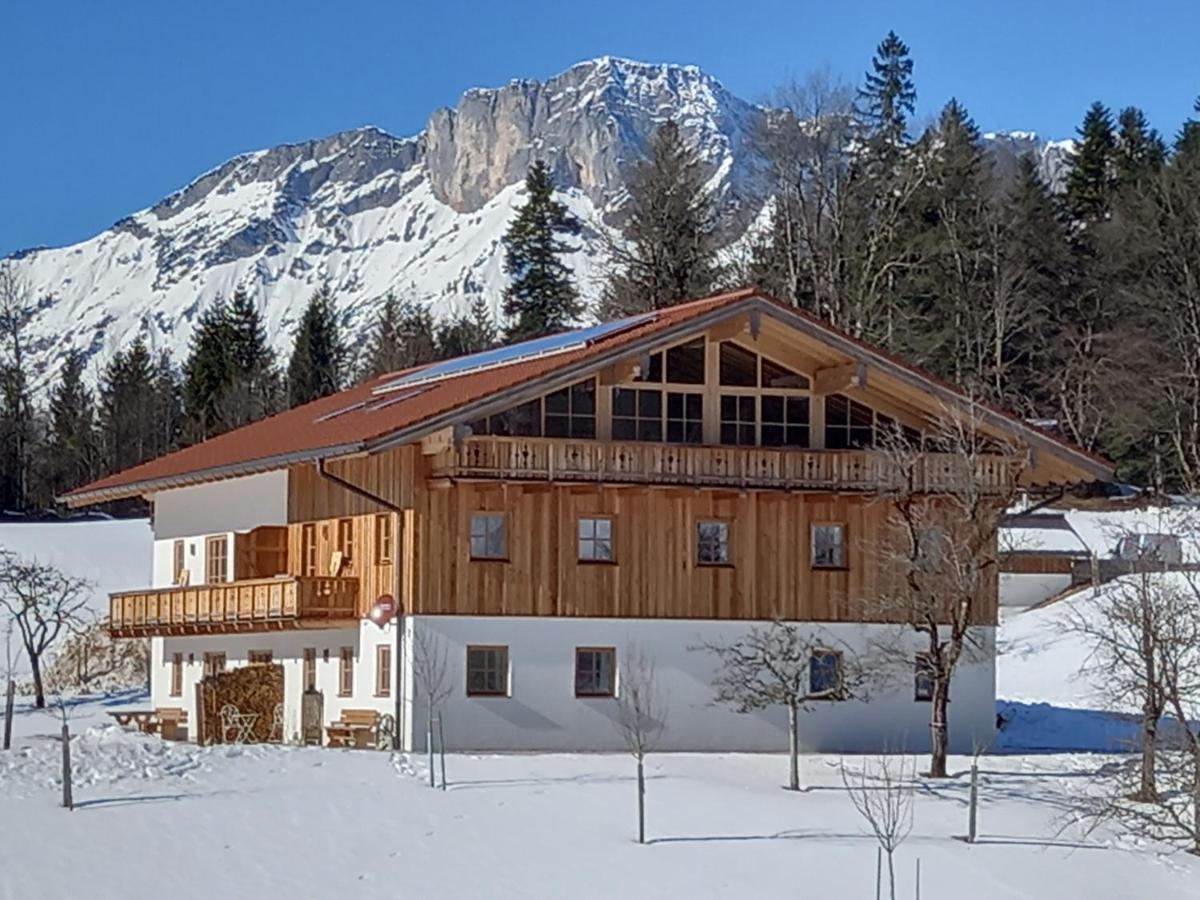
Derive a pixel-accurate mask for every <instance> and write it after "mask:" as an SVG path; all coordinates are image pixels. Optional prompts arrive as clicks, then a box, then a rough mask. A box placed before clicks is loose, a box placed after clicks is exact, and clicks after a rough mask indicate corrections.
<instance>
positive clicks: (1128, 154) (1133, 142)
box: [1114, 106, 1167, 186]
mask: <svg viewBox="0 0 1200 900" xmlns="http://www.w3.org/2000/svg"><path fill="white" fill-rule="evenodd" d="M1114 156H1115V160H1116V161H1115V165H1116V173H1115V174H1116V179H1117V183H1118V185H1121V186H1126V185H1130V186H1137V185H1140V184H1142V183H1143V182H1144V181H1145V179H1146V178H1148V177H1149V176H1151V175H1153V174H1154V173H1155V172H1157V171H1158V170H1159V169H1160V168H1161V167H1162V164H1163V162H1165V161H1166V158H1167V147H1166V144H1165V143H1163V139H1162V138H1161V137H1160V136H1159V133H1158V131H1157V130H1155V129H1154V128H1151V127H1150V123H1149V122H1148V121H1147V120H1146V115H1145V113H1143V112H1142V111H1141V110H1140V109H1138V108H1137V107H1136V106H1127V107H1126V108H1125V109H1123V110H1121V113H1120V115H1118V116H1117V134H1116V147H1115V150H1114Z"/></svg>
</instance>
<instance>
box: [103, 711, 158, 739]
mask: <svg viewBox="0 0 1200 900" xmlns="http://www.w3.org/2000/svg"><path fill="white" fill-rule="evenodd" d="M108 714H109V715H110V716H112V717H113V719H115V720H116V723H117V724H118V725H120V726H122V727H124V728H128V727H129V726H130V725H133V726H135V727H136V728H137V730H138V731H140V732H142V733H143V734H154V733H156V732H157V731H158V710H155V709H129V708H125V709H110V710H109V711H108Z"/></svg>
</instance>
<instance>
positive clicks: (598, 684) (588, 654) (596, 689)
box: [575, 647, 617, 697]
mask: <svg viewBox="0 0 1200 900" xmlns="http://www.w3.org/2000/svg"><path fill="white" fill-rule="evenodd" d="M616 675H617V651H616V649H615V648H613V647H576V648H575V696H576V697H612V696H614V695H615V694H616V688H617V678H616Z"/></svg>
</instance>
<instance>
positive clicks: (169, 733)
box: [154, 706, 188, 741]
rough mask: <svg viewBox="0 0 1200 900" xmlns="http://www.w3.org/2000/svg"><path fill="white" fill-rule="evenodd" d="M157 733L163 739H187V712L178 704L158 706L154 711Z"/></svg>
mask: <svg viewBox="0 0 1200 900" xmlns="http://www.w3.org/2000/svg"><path fill="white" fill-rule="evenodd" d="M154 717H155V718H156V719H157V720H158V733H159V735H161V736H162V739H163V740H164V741H184V740H187V726H188V714H187V710H186V709H182V708H181V707H178V706H160V707H159V708H158V709H156V710H155V711H154Z"/></svg>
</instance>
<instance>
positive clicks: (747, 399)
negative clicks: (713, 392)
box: [721, 394, 757, 447]
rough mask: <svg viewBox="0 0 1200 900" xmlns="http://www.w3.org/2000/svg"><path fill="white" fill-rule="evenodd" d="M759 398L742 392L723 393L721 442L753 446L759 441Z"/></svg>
mask: <svg viewBox="0 0 1200 900" xmlns="http://www.w3.org/2000/svg"><path fill="white" fill-rule="evenodd" d="M756 404H757V399H756V398H755V397H753V396H743V395H741V394H722V395H721V443H722V444H730V445H734V446H740V447H753V446H754V445H755V444H756V443H757V434H756V431H757V428H755V425H756V424H757V416H756V415H755V406H756Z"/></svg>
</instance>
